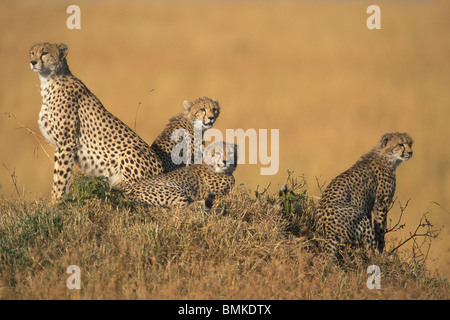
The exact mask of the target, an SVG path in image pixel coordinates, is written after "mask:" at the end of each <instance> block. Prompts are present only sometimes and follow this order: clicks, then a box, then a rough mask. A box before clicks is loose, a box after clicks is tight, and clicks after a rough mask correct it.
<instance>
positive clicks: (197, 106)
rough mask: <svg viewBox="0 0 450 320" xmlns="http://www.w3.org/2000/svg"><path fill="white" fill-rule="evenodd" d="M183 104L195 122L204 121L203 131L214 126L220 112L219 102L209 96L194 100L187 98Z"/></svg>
mask: <svg viewBox="0 0 450 320" xmlns="http://www.w3.org/2000/svg"><path fill="white" fill-rule="evenodd" d="M183 105H184V108H185V109H186V112H187V114H188V116H189V118H190V119H191V120H192V121H193V122H194V121H201V122H202V130H203V131H206V130H208V129H211V128H212V126H213V125H214V122H216V120H217V117H218V116H219V113H220V106H219V102H218V101H217V100H214V99H210V98H207V97H203V98H198V99H197V100H195V101H194V102H191V101H187V100H185V101H184V102H183Z"/></svg>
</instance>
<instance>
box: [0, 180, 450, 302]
mask: <svg viewBox="0 0 450 320" xmlns="http://www.w3.org/2000/svg"><path fill="white" fill-rule="evenodd" d="M293 181H297V182H293ZM293 186H297V188H296V190H295V192H294V193H291V197H290V198H289V199H290V200H288V202H289V203H290V206H284V205H283V206H282V205H280V203H283V202H284V201H283V199H284V200H286V199H288V198H285V197H284V198H281V200H280V198H279V197H278V195H273V194H270V193H269V192H268V191H266V193H264V194H259V195H258V196H256V197H255V195H254V194H252V192H250V191H249V190H247V189H245V188H243V187H240V188H237V189H236V190H234V191H233V192H232V194H230V195H229V196H228V197H226V198H225V199H222V200H220V201H218V203H217V204H216V206H215V207H214V208H213V210H212V211H211V212H209V213H205V212H204V211H202V210H201V209H200V206H196V205H193V206H191V207H189V208H187V209H176V208H175V209H173V210H157V209H154V210H148V209H147V210H143V209H141V208H127V209H124V208H123V209H117V208H115V207H114V206H112V205H111V204H110V203H111V202H104V201H101V200H94V199H90V200H89V199H88V200H86V201H85V205H79V204H76V203H70V202H65V203H62V204H60V205H59V206H50V205H48V204H47V203H46V202H44V201H36V202H24V201H8V200H6V199H4V198H3V199H1V200H0V230H1V232H2V234H1V235H0V252H1V259H0V279H1V280H0V283H1V285H0V299H186V298H187V299H448V298H449V283H448V281H447V280H446V279H443V278H442V279H441V278H438V277H436V276H433V275H431V273H430V272H429V271H427V270H426V268H425V267H424V264H423V263H420V262H419V263H418V261H416V260H415V259H414V258H413V257H412V256H411V254H410V253H407V252H406V251H403V253H398V254H397V253H395V254H392V255H390V256H387V255H383V256H367V255H364V254H361V253H359V254H358V253H354V251H351V252H352V254H348V256H346V257H345V258H344V259H346V260H344V262H343V263H342V264H341V265H339V264H338V265H335V264H333V263H331V262H330V261H329V260H327V259H325V258H323V257H322V256H321V255H320V254H319V253H318V252H317V250H316V249H315V247H314V245H313V242H312V240H311V238H312V237H311V235H312V234H313V230H314V219H313V216H314V212H315V201H313V200H312V199H311V198H310V197H309V195H308V194H307V186H306V185H305V184H304V183H303V180H302V179H298V180H291V183H290V184H288V187H289V189H291V190H292V189H293V188H292V187H293ZM285 204H286V203H285ZM282 208H284V209H282ZM286 208H289V209H288V210H286ZM305 230H309V232H305ZM349 252H350V251H349ZM372 264H375V265H378V266H379V267H380V269H381V272H382V279H381V285H382V287H381V289H380V290H369V289H368V288H367V287H366V281H367V278H368V276H369V275H368V274H367V273H366V269H367V267H368V266H369V265H372ZM69 265H77V266H79V267H80V268H81V290H68V289H67V287H66V280H67V278H68V277H69V275H67V274H66V269H67V267H68V266H69Z"/></svg>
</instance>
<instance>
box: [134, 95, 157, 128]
mask: <svg viewBox="0 0 450 320" xmlns="http://www.w3.org/2000/svg"><path fill="white" fill-rule="evenodd" d="M153 91H155V89H151V90H150V91H149V92H147V93H146V95H147V94H150V93H152V92H153ZM141 104H142V100H141V101H139V103H138V106H137V108H136V114H135V116H134V131H136V121H137V114H138V111H139V107H140V106H141Z"/></svg>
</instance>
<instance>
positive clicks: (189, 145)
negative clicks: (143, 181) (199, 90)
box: [152, 97, 220, 172]
mask: <svg viewBox="0 0 450 320" xmlns="http://www.w3.org/2000/svg"><path fill="white" fill-rule="evenodd" d="M183 105H184V108H185V111H184V112H182V113H180V114H178V115H176V116H175V117H173V118H171V119H170V120H169V123H168V124H167V125H166V127H165V129H164V130H163V132H161V133H160V134H159V136H158V137H157V138H156V139H155V141H154V142H153V144H152V149H153V150H154V151H155V152H156V154H157V155H158V157H159V158H160V159H161V161H162V164H163V167H164V172H170V171H173V170H176V169H178V168H181V167H184V166H185V165H186V164H187V163H194V157H195V150H200V151H201V150H202V146H203V144H204V141H203V133H204V132H205V131H206V130H208V129H210V128H212V126H213V125H214V123H215V122H216V120H217V117H218V116H219V113H220V106H219V102H218V101H217V100H214V99H210V98H207V97H202V98H198V99H197V100H195V101H193V102H190V101H187V100H186V101H184V103H183ZM196 123H197V124H198V128H199V129H198V130H197V132H198V133H199V134H197V136H195V131H196V130H194V129H195V127H194V126H195V125H196ZM182 131H184V134H183V132H182ZM177 133H179V135H178V136H176V134H177ZM181 141H183V142H184V143H186V147H185V150H187V154H186V155H183V150H179V151H176V150H174V147H176V146H177V145H179V143H180V142H181ZM172 152H176V153H177V155H179V156H180V158H181V157H183V156H185V158H184V159H185V160H186V161H183V162H181V163H179V164H177V163H174V162H173V161H172ZM189 153H190V155H189Z"/></svg>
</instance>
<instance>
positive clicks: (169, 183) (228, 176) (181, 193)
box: [126, 142, 238, 209]
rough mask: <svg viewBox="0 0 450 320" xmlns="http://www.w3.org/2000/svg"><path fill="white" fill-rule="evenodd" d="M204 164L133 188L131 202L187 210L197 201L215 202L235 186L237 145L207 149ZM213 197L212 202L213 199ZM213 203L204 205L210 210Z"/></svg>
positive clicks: (220, 143)
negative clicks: (184, 207)
mask: <svg viewBox="0 0 450 320" xmlns="http://www.w3.org/2000/svg"><path fill="white" fill-rule="evenodd" d="M204 153H205V154H206V156H205V157H204V158H203V160H204V162H203V163H202V164H193V165H189V166H185V167H182V168H179V169H177V170H174V171H171V172H168V173H164V174H162V175H159V176H154V177H149V178H146V179H143V180H141V181H139V182H137V183H135V184H132V185H131V187H130V188H126V189H128V191H130V198H131V200H133V201H134V202H137V203H139V204H142V205H147V206H157V207H172V206H175V205H181V206H185V205H188V204H190V203H192V202H195V201H205V199H209V201H213V200H214V198H215V196H223V195H225V194H227V193H228V192H229V191H230V190H231V189H232V188H233V186H234V184H235V179H234V177H233V172H234V171H235V170H236V166H237V156H238V149H237V145H236V144H232V143H223V142H216V143H214V144H211V145H209V146H208V147H207V148H205V152H204ZM211 197H212V199H211ZM211 205H212V203H209V204H208V203H205V207H206V209H210V207H211Z"/></svg>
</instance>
